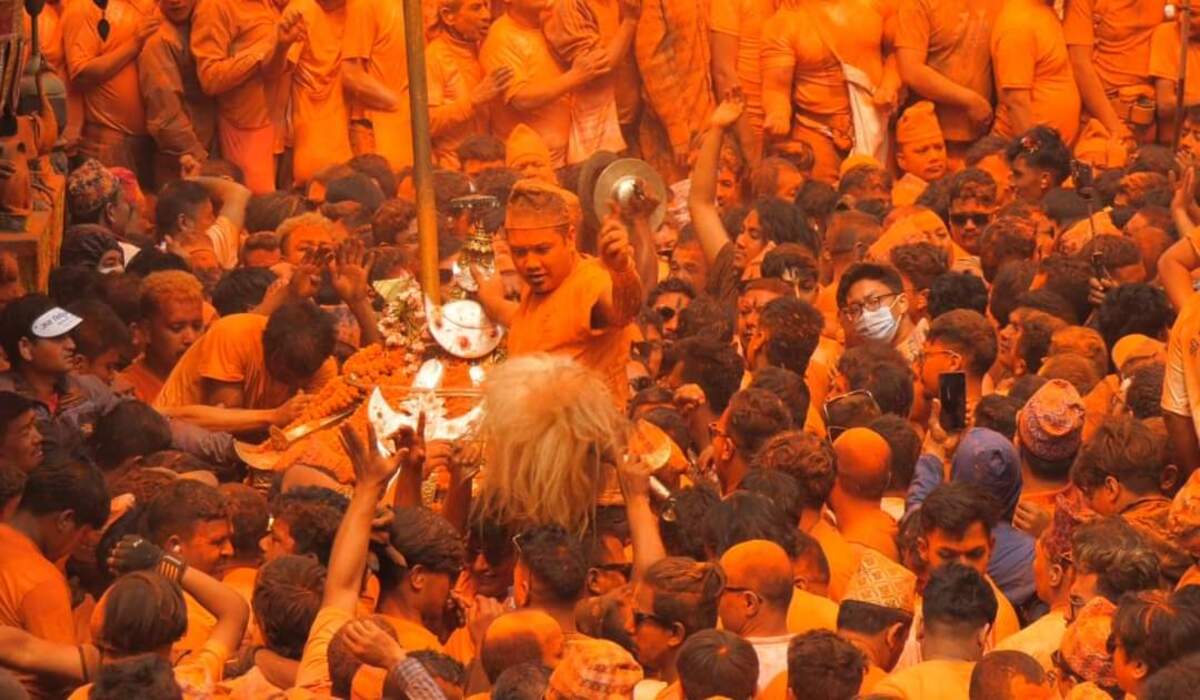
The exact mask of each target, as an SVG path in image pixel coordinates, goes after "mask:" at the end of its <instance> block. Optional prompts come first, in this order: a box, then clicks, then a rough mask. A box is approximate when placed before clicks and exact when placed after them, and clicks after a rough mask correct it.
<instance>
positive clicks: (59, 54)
mask: <svg viewBox="0 0 1200 700" xmlns="http://www.w3.org/2000/svg"><path fill="white" fill-rule="evenodd" d="M71 2H75V0H59V1H58V2H47V3H46V5H45V6H44V7H43V8H42V12H41V14H39V15H38V44H39V46H40V48H41V50H42V58H43V59H45V61H46V64H47V65H49V66H50V68H51V69H53V70H54V72H55V74H57V75H58V77H59V78H61V79H62V82H63V87H65V88H66V90H67V123H66V124H65V125H62V124H60V125H59V127H60V128H63V129H64V131H63V137H64V138H66V139H67V140H68V141H73V140H75V139H77V138H79V129H80V127H82V126H83V97H82V96H80V94H79V92H78V91H77V90H75V88H74V87H73V86H72V85H71V81H70V79H69V78H68V73H67V56H66V53H65V51H64V48H65V47H64V46H63V29H62V16H63V10H64V5H66V4H68V3H71ZM31 25H32V21H31V19H30V17H29V14H28V13H26V14H25V31H26V35H28V33H29V30H30V27H31ZM25 51H26V58H28V55H29V53H31V47H26V50H25Z"/></svg>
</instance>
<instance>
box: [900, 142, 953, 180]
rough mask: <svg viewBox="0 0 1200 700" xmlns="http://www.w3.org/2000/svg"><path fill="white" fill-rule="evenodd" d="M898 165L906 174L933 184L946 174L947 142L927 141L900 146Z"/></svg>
mask: <svg viewBox="0 0 1200 700" xmlns="http://www.w3.org/2000/svg"><path fill="white" fill-rule="evenodd" d="M896 164H897V165H899V166H900V169H901V170H903V171H904V172H906V173H911V174H913V175H916V176H917V177H919V178H921V179H922V180H924V181H925V182H933V181H934V180H936V179H938V178H940V177H941V176H943V175H945V174H946V142H945V141H943V140H942V139H926V140H924V141H915V142H913V143H906V144H904V145H902V146H900V151H899V152H898V153H897V154H896Z"/></svg>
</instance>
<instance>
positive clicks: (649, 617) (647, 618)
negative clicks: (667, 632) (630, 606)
mask: <svg viewBox="0 0 1200 700" xmlns="http://www.w3.org/2000/svg"><path fill="white" fill-rule="evenodd" d="M647 622H653V623H654V624H656V625H658V626H659V627H668V626H669V625H668V623H667V621H666V620H664V619H662V618H661V617H659V616H658V615H655V614H654V613H648V612H642V611H641V610H634V611H633V626H634V627H641V626H642V625H643V624H645V623H647Z"/></svg>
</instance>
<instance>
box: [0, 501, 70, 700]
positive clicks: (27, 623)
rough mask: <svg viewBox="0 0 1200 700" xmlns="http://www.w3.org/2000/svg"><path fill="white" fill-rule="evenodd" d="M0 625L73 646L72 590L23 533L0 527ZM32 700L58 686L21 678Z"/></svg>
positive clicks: (53, 691) (34, 679)
mask: <svg viewBox="0 0 1200 700" xmlns="http://www.w3.org/2000/svg"><path fill="white" fill-rule="evenodd" d="M0 552H3V554H2V555H0V625H6V626H9V627H18V628H20V629H23V630H25V631H26V632H28V633H30V634H32V635H33V636H35V637H40V638H41V639H46V640H49V641H51V642H59V643H61V644H69V645H72V646H74V645H75V643H76V636H75V618H74V617H73V616H72V614H71V589H70V588H69V587H68V586H67V579H66V578H65V577H64V576H63V573H62V572H61V571H59V569H58V567H56V566H55V565H54V563H53V562H51V561H50V560H49V559H47V558H46V557H45V556H44V555H43V554H42V552H41V550H40V549H38V547H37V545H36V544H34V543H33V540H31V539H29V538H28V537H26V536H25V535H24V533H22V532H20V531H19V530H16V529H15V528H12V527H9V526H8V525H3V524H0ZM19 678H20V679H21V680H22V682H23V683H24V685H25V687H26V689H28V690H29V691H30V693H31V694H32V695H33V697H35V698H41V697H51V696H53V695H54V694H55V693H57V692H61V686H59V685H57V684H55V683H52V682H50V681H45V680H42V679H38V678H35V677H33V676H26V675H24V674H21V675H20V676H19Z"/></svg>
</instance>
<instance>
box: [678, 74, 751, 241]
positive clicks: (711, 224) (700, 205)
mask: <svg viewBox="0 0 1200 700" xmlns="http://www.w3.org/2000/svg"><path fill="white" fill-rule="evenodd" d="M745 104H746V101H745V98H744V97H743V96H742V93H741V90H735V91H733V92H731V93H730V94H729V95H728V96H726V98H725V99H724V100H723V101H722V102H721V104H719V105H717V108H716V110H714V111H713V114H712V116H711V117H710V118H709V127H708V131H707V132H706V133H705V134H704V138H703V140H702V141H701V142H700V153H699V155H698V156H697V157H696V165H695V167H694V168H693V169H692V186H691V190H690V191H689V192H688V211H689V212H691V215H692V226H693V227H694V228H695V229H696V237H697V238H698V239H699V240H700V248H701V249H702V250H703V251H704V258H705V259H706V260H707V261H708V264H709V265H712V264H713V262H714V261H715V260H716V259H717V255H718V254H719V253H720V252H721V249H722V248H724V247H725V246H726V244H728V243H729V241H730V239H729V234H728V233H727V232H726V231H725V225H724V224H722V223H721V215H720V213H719V212H718V211H717V170H718V168H719V163H720V158H721V142H722V140H723V139H724V138H725V131H726V129H728V128H729V127H730V126H731V125H732V124H733V123H735V122H736V121H737V120H738V117H740V116H741V114H742V110H743V109H744V107H745Z"/></svg>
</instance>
